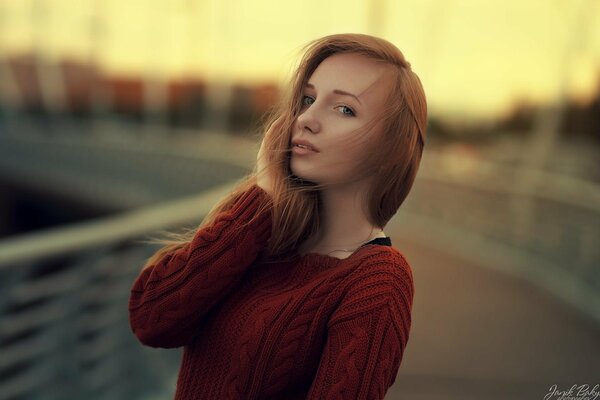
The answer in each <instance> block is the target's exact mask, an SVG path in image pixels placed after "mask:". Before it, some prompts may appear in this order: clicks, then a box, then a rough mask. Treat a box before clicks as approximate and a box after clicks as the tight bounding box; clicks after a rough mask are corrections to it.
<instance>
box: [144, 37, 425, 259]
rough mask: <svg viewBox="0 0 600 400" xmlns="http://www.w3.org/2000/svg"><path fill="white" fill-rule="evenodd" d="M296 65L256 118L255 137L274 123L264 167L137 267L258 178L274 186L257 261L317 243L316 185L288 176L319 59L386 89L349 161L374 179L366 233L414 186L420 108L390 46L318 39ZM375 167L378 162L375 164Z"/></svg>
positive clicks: (184, 238) (420, 92)
mask: <svg viewBox="0 0 600 400" xmlns="http://www.w3.org/2000/svg"><path fill="white" fill-rule="evenodd" d="M301 52H303V55H302V57H301V59H300V62H299V64H298V66H297V67H296V70H295V72H294V74H293V75H292V79H291V82H290V85H289V86H288V87H287V88H285V90H284V92H283V96H282V97H281V99H280V101H279V102H278V103H277V104H276V105H275V106H274V107H273V108H272V109H271V110H270V112H269V113H267V114H266V115H265V117H264V118H263V123H262V126H261V131H260V135H261V136H260V137H261V138H262V135H264V132H266V130H267V128H268V127H270V126H272V125H273V124H274V123H275V122H276V121H277V129H275V131H274V132H272V134H270V135H269V136H268V137H265V138H264V140H265V143H264V146H265V149H266V152H265V155H266V159H267V162H266V164H267V166H266V168H265V170H264V171H259V170H258V165H255V167H254V169H253V171H252V172H251V173H250V174H248V175H247V176H245V177H244V179H243V180H242V181H241V183H239V184H238V185H237V186H236V187H235V188H234V190H233V191H232V192H231V193H230V194H229V195H228V196H226V197H225V198H224V199H222V200H221V201H220V202H219V203H218V204H216V205H215V206H214V207H213V209H212V210H211V211H210V212H209V214H208V215H207V216H206V217H205V218H204V220H203V221H202V223H201V224H200V226H198V227H196V228H194V229H189V230H188V231H187V232H184V233H181V234H175V233H169V234H168V235H169V237H170V239H169V240H162V239H159V240H158V241H154V242H158V243H162V244H165V246H164V247H163V248H162V249H160V250H159V251H157V252H156V253H155V254H154V255H153V256H152V257H150V258H149V259H148V260H147V261H146V264H145V266H147V265H150V264H152V263H155V262H157V261H158V260H159V259H160V258H161V257H163V256H165V255H167V254H169V253H171V252H173V251H175V250H177V249H178V248H181V247H183V246H184V245H185V244H186V243H188V242H190V241H191V240H192V238H193V236H194V234H195V232H196V230H197V229H199V228H202V227H203V226H206V225H210V224H212V223H213V221H214V220H215V218H216V216H217V215H218V214H219V213H220V212H222V211H224V210H227V209H228V208H230V207H231V206H232V204H233V203H234V202H235V200H236V199H238V198H239V196H240V195H241V194H242V193H243V192H245V191H246V190H248V189H249V188H250V187H251V186H252V185H254V184H255V183H256V179H257V176H258V175H259V174H264V173H267V174H269V175H270V176H271V177H273V178H274V183H273V184H274V187H273V188H272V189H273V210H272V212H273V230H272V235H271V238H270V239H269V243H267V244H266V247H265V251H264V252H263V253H262V254H261V257H263V261H266V260H267V259H271V258H279V257H282V256H283V255H284V254H288V253H289V252H290V251H293V250H294V249H295V248H296V247H297V246H299V245H301V244H303V243H305V242H308V243H312V241H315V240H316V239H317V238H318V235H319V232H320V227H321V215H320V213H319V211H320V208H321V207H320V196H319V191H320V189H321V188H323V187H324V185H321V184H316V183H314V182H309V181H304V180H302V179H301V178H299V177H297V176H294V174H293V173H292V172H291V170H290V148H289V144H290V141H291V132H292V127H293V124H294V123H295V121H296V118H297V117H298V115H299V114H300V111H301V108H302V94H303V90H304V87H305V85H306V83H307V82H308V79H309V78H310V76H311V75H312V73H313V72H314V71H315V70H316V68H317V67H318V66H319V64H320V63H321V62H322V61H323V60H325V59H326V58H327V57H329V56H331V55H333V54H339V53H356V54H360V55H363V56H365V57H367V58H369V59H370V60H373V61H375V62H377V63H382V64H385V65H386V66H389V67H391V68H389V70H390V71H391V73H392V74H393V75H392V82H393V85H392V87H391V89H390V92H389V95H388V98H387V101H386V102H385V104H386V106H385V107H384V109H382V110H380V111H379V112H378V115H376V116H375V118H373V120H371V121H370V123H369V124H367V126H366V127H365V128H366V129H367V130H368V129H371V128H372V126H374V125H375V124H376V123H378V121H380V122H381V124H382V125H381V126H382V129H381V133H380V134H379V135H378V136H377V137H376V138H375V140H373V141H372V144H371V145H369V146H370V149H369V150H370V151H369V152H367V154H370V156H369V157H366V158H365V159H364V160H360V161H357V165H356V167H357V168H356V170H357V171H359V172H360V174H362V175H361V176H360V177H359V178H363V177H367V176H370V175H375V176H374V179H373V184H372V186H371V188H370V190H369V193H367V202H366V212H367V216H368V218H369V220H370V221H371V223H372V224H373V225H374V226H377V227H381V228H383V227H384V226H385V225H386V224H387V223H388V221H389V220H390V219H391V218H392V217H393V216H394V215H395V214H396V212H397V211H398V209H399V208H400V206H401V205H402V203H403V202H404V200H405V198H406V197H407V196H408V193H409V192H410V190H411V188H412V185H413V182H414V180H415V178H416V175H417V171H418V169H419V164H420V161H421V155H422V152H423V148H424V145H425V139H426V128H427V101H426V97H425V92H424V89H423V86H422V84H421V80H420V79H419V77H418V76H417V75H416V74H415V73H414V72H413V71H412V69H411V65H410V63H409V62H408V61H407V60H406V59H405V58H404V55H403V54H402V52H401V51H400V50H399V49H398V48H397V47H396V46H395V45H393V44H392V43H391V42H389V41H387V40H385V39H382V38H379V37H375V36H371V35H366V34H360V33H343V34H333V35H328V36H324V37H321V38H318V39H315V40H312V41H310V42H308V43H307V44H306V45H305V46H303V47H302V48H301ZM382 160H383V161H382Z"/></svg>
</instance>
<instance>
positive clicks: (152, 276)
mask: <svg viewBox="0 0 600 400" xmlns="http://www.w3.org/2000/svg"><path fill="white" fill-rule="evenodd" d="M265 202H267V204H266V205H267V206H268V207H267V208H265V209H264V210H263V213H262V214H260V215H258V216H257V218H256V219H255V220H254V221H253V222H252V223H251V224H249V225H247V226H246V227H245V228H243V229H240V227H241V225H240V223H242V222H243V223H246V222H247V221H250V220H251V219H252V218H253V217H254V216H255V215H256V213H257V212H258V211H259V206H261V205H263V204H264V203H265ZM271 205H272V199H271V197H270V195H269V194H268V193H266V192H265V191H264V190H263V189H262V188H261V187H259V186H257V185H256V184H255V185H253V186H252V187H251V189H250V190H248V191H246V192H245V193H243V194H242V196H241V197H240V198H239V199H238V200H237V201H236V202H235V203H234V204H233V207H231V208H230V209H229V210H227V211H224V212H222V213H221V214H219V215H218V216H217V217H216V219H215V220H214V223H213V224H211V225H209V226H205V227H203V228H201V229H198V231H197V232H196V235H195V236H194V238H193V239H192V241H190V242H189V243H187V244H186V245H185V246H184V247H181V248H180V249H178V250H177V251H175V252H173V253H172V254H168V255H166V256H164V257H163V258H162V259H160V261H159V262H158V263H156V264H155V265H152V266H150V267H149V268H145V269H144V270H142V272H141V273H140V275H139V276H138V277H137V278H136V280H135V282H134V284H133V286H132V288H131V295H130V298H129V322H130V326H131V329H132V330H133V332H134V334H135V335H136V336H137V338H138V339H139V340H140V342H142V343H143V344H145V345H147V346H151V347H163V348H173V347H179V346H182V345H184V344H186V343H187V342H188V341H189V340H190V339H191V338H192V337H193V335H194V333H195V332H196V331H197V330H198V329H199V325H200V323H201V322H202V319H203V318H204V317H205V316H206V314H207V313H208V312H209V311H210V310H211V309H212V308H213V307H215V305H217V304H218V303H219V302H220V301H222V300H223V299H224V298H225V297H226V296H227V295H228V294H229V293H230V291H231V290H232V288H233V287H234V286H235V285H236V284H237V283H238V282H239V281H240V280H241V279H242V277H243V275H244V272H245V271H246V269H247V268H248V266H249V265H250V264H252V262H253V261H254V260H255V259H256V257H257V255H258V253H259V251H260V250H261V249H263V248H264V246H265V245H266V242H267V240H268V238H269V237H270V235H271V229H272V228H271V223H272V214H271Z"/></svg>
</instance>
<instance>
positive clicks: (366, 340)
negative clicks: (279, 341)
mask: <svg viewBox="0 0 600 400" xmlns="http://www.w3.org/2000/svg"><path fill="white" fill-rule="evenodd" d="M393 257H394V258H396V256H393ZM364 267H365V268H361V271H360V273H358V274H357V276H356V278H355V279H353V280H352V282H351V287H350V288H349V290H348V292H347V293H346V295H345V296H344V299H343V300H342V302H341V304H340V306H339V307H338V308H337V309H336V310H335V312H334V313H333V314H332V316H331V318H330V320H329V323H328V325H327V340H326V342H325V347H324V349H323V354H322V356H321V361H320V364H319V368H318V370H317V373H316V376H315V379H314V381H313V383H312V385H311V387H310V390H309V393H308V397H307V400H317V399H332V400H333V399H335V400H341V399H348V400H350V399H352V400H360V399H365V400H366V399H369V400H375V399H383V398H384V396H385V393H386V392H387V390H388V389H389V387H390V386H392V384H393V383H394V381H395V380H396V375H397V373H398V370H399V368H400V362H401V361H402V356H403V354H404V349H405V348H406V344H407V342H408V337H409V333H410V325H411V310H412V302H413V293H414V286H413V280H412V272H411V270H410V267H409V266H408V264H407V263H406V260H405V259H404V258H403V257H402V256H399V257H398V261H397V262H389V261H386V262H385V263H382V264H377V265H365V266H364Z"/></svg>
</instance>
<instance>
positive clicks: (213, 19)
mask: <svg viewBox="0 0 600 400" xmlns="http://www.w3.org/2000/svg"><path fill="white" fill-rule="evenodd" d="M580 7H582V9H583V11H584V12H583V13H581V15H580V16H578V10H579V8H580ZM93 21H95V24H93V23H92V22H93ZM594 21H595V22H596V23H594ZM598 21H600V0H527V1H523V0H503V1H496V0H493V1H492V0H346V1H339V0H302V1H298V0H296V1H288V0H278V1H273V0H269V1H267V0H221V1H219V0H211V1H208V0H202V1H201V0H127V1H123V0H85V1H84V0H0V54H2V53H3V54H7V53H11V52H14V51H22V50H27V49H31V48H35V49H37V51H38V52H40V53H43V54H44V55H46V56H47V57H49V58H51V59H58V58H60V57H63V56H73V57H78V58H83V59H90V58H93V59H94V60H96V62H98V63H100V64H101V65H102V66H103V67H104V68H106V69H107V70H109V71H111V72H118V73H133V74H138V73H143V74H159V75H172V76H181V75H197V76H200V77H204V78H220V79H237V80H247V81H257V80H261V81H265V80H273V79H275V80H278V81H280V82H283V81H284V80H285V79H287V77H288V76H289V74H290V72H291V69H292V67H293V66H294V65H295V62H296V61H297V58H296V56H297V51H298V50H299V48H300V46H301V45H303V44H304V43H306V42H307V41H308V40H311V39H313V38H317V37H319V36H323V35H327V34H331V33H340V32H362V33H369V34H374V35H377V36H381V37H384V38H386V39H388V40H390V41H392V42H393V43H394V44H396V45H397V46H398V47H399V48H400V50H401V51H402V52H403V53H404V55H405V56H406V58H407V59H408V60H409V61H410V62H411V64H412V67H413V70H414V71H415V72H416V73H417V74H418V75H419V77H420V78H421V81H422V82H423V85H424V87H425V91H426V94H427V98H428V103H429V109H430V112H432V113H436V112H439V113H442V114H454V115H465V116H482V117H485V116H488V115H489V116H491V115H494V114H496V113H499V112H502V111H503V110H505V109H507V108H508V107H510V104H511V103H512V101H513V100H514V99H516V98H518V99H523V98H525V99H530V100H532V101H538V100H539V101H546V100H549V99H555V98H556V97H557V96H558V94H559V91H560V88H561V85H562V84H566V86H567V90H568V92H569V93H570V94H572V95H579V96H586V95H589V94H590V93H591V91H592V90H594V89H595V86H596V85H597V79H598V75H599V74H600V23H597V22H598ZM94 26H95V29H92V27H94ZM573 38H575V39H573ZM569 41H571V42H572V43H574V45H571V46H569V45H568V43H570V42H569ZM565 60H568V61H565Z"/></svg>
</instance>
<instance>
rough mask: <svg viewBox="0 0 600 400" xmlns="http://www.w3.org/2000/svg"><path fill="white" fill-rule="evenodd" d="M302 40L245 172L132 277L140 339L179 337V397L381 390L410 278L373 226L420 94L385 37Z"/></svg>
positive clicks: (396, 357) (396, 201) (386, 211)
mask: <svg viewBox="0 0 600 400" xmlns="http://www.w3.org/2000/svg"><path fill="white" fill-rule="evenodd" d="M304 51H305V52H304V55H303V58H302V59H301V62H300V64H299V65H298V68H297V71H296V73H295V74H294V75H293V81H292V82H291V85H290V88H288V91H287V92H286V95H285V96H284V98H283V100H282V101H281V102H280V103H279V105H278V108H277V109H276V110H275V112H274V113H273V115H272V116H271V118H270V120H269V121H268V123H267V125H266V126H268V129H266V133H265V135H264V138H263V141H262V144H261V147H260V150H259V152H258V155H257V163H256V167H255V168H254V170H253V171H252V173H251V174H250V175H249V176H247V177H246V178H245V179H244V180H243V181H242V183H241V184H239V186H237V187H236V188H235V190H234V191H233V192H232V193H231V194H230V195H229V196H228V197H227V198H225V199H223V200H222V201H221V202H220V203H219V204H217V205H216V206H215V208H213V210H212V211H211V213H209V215H208V216H207V217H206V218H205V220H204V221H203V223H202V224H201V225H200V227H198V228H196V229H192V230H190V231H188V232H187V233H185V234H184V235H183V236H181V237H179V239H178V240H171V241H169V242H167V241H164V243H167V244H168V245H166V246H164V247H163V248H162V249H160V250H159V251H158V252H157V253H156V254H154V255H153V256H152V257H151V258H150V259H149V260H148V261H147V262H146V264H145V265H144V267H143V269H142V271H141V273H140V275H139V276H138V277H137V279H136V280H135V282H134V284H133V287H132V288H131V296H130V299H129V319H130V324H131V328H132V331H133V333H134V334H135V335H136V337H137V338H138V339H139V341H140V342H141V343H142V344H144V345H147V346H151V347H162V348H173V347H179V346H183V347H184V351H183V359H182V362H181V366H180V370H179V375H178V380H177V387H176V394H175V399H200V398H202V399H314V400H316V399H320V400H321V399H353V400H355V399H382V398H383V397H384V395H385V393H386V391H387V390H388V388H389V387H390V386H391V385H392V384H393V383H394V381H395V379H396V374H397V373H398V370H399V367H400V363H401V360H402V356H403V354H404V351H405V349H406V346H407V342H408V338H409V332H410V326H411V311H412V304H413V297H414V283H413V274H412V269H411V266H410V265H409V263H408V261H407V259H406V257H405V256H404V255H403V254H402V252H401V251H400V250H398V249H396V248H395V247H393V246H392V244H391V238H390V237H389V236H387V235H386V234H385V233H384V231H383V228H384V227H385V226H386V224H387V223H388V221H389V220H390V219H391V218H392V216H393V215H394V214H395V213H396V212H397V210H398V208H399V207H400V205H401V204H402V202H403V201H404V199H405V198H406V196H407V195H408V193H409V191H410V189H411V187H412V185H413V182H414V180H415V177H416V174H417V170H418V168H419V163H420V160H421V154H422V151H423V147H424V143H425V131H426V124H427V104H426V99H425V93H424V90H423V87H422V85H421V82H420V80H419V78H418V77H417V75H416V74H415V73H414V72H413V71H412V70H411V67H410V63H409V62H408V61H406V59H405V58H404V56H403V55H402V53H401V52H400V50H398V48H396V47H395V46H394V45H393V44H392V43H390V42H388V41H386V40H384V39H381V38H377V37H373V36H369V35H365V34H337V35H330V36H326V37H323V38H320V39H317V40H313V41H312V42H310V43H308V44H307V45H306V46H305V48H304ZM172 237H175V236H174V235H172Z"/></svg>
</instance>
